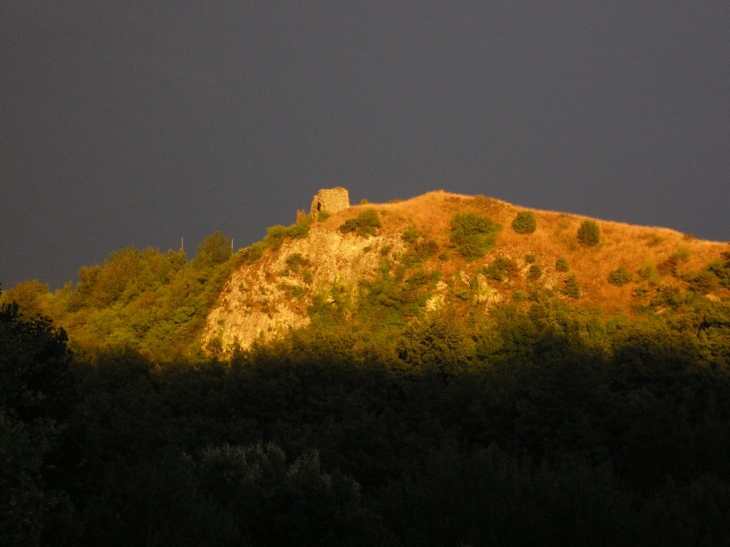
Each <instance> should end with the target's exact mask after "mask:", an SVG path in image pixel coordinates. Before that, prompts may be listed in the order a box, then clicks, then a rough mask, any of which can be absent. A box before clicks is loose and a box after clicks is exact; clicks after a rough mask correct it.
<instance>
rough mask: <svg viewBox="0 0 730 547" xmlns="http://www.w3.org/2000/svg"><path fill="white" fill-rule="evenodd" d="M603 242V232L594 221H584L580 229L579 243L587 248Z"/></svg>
mask: <svg viewBox="0 0 730 547" xmlns="http://www.w3.org/2000/svg"><path fill="white" fill-rule="evenodd" d="M600 240H601V230H600V229H599V228H598V224H596V223H595V222H594V221H593V220H584V221H583V222H581V223H580V228H578V241H579V242H580V243H581V244H582V245H586V246H587V247H593V246H594V245H598V242H599V241H600Z"/></svg>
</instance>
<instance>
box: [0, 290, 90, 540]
mask: <svg viewBox="0 0 730 547" xmlns="http://www.w3.org/2000/svg"><path fill="white" fill-rule="evenodd" d="M71 357H72V356H71V353H70V352H69V351H68V349H67V347H66V334H65V332H63V331H61V330H57V329H55V328H54V327H53V326H52V324H51V321H50V320H49V319H48V318H46V317H42V316H35V317H33V318H26V317H23V316H22V315H21V314H20V311H19V308H18V305H17V304H15V303H12V304H2V305H0V491H2V496H0V543H2V544H3V545H42V544H48V543H49V542H51V541H56V540H57V539H58V538H54V537H52V535H53V532H52V529H53V527H54V523H57V524H56V525H57V528H56V530H55V533H56V534H58V535H59V536H60V537H64V536H70V535H72V534H73V530H72V525H73V522H72V512H73V511H72V508H71V506H70V503H69V501H68V496H67V494H66V493H65V492H63V491H61V490H58V489H57V488H54V484H53V483H57V481H55V480H52V479H53V476H54V475H53V468H54V462H55V461H57V459H58V457H59V454H60V453H61V452H62V451H63V449H64V447H65V445H64V442H65V438H64V436H63V431H64V429H65V427H66V422H68V420H69V418H70V415H71V412H72V409H73V405H74V404H75V402H76V400H75V385H74V381H73V377H72V374H71ZM49 483H50V484H49ZM55 486H56V487H57V486H58V485H57V484H56V485H55ZM65 539H66V540H68V541H72V540H71V539H70V537H65ZM61 541H63V540H61Z"/></svg>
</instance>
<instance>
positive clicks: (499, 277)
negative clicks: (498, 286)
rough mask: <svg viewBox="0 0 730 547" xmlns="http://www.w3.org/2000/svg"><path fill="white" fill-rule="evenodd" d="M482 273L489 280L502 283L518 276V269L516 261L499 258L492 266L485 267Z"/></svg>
mask: <svg viewBox="0 0 730 547" xmlns="http://www.w3.org/2000/svg"><path fill="white" fill-rule="evenodd" d="M481 271H482V273H483V274H484V275H485V276H486V277H487V278H488V279H491V280H493V281H499V282H502V281H504V280H505V278H506V277H511V276H514V275H516V274H517V272H518V268H517V264H515V263H514V261H512V260H510V259H508V258H505V257H503V256H498V257H497V258H495V259H494V261H493V262H492V263H491V264H489V265H488V266H483V267H482V269H481Z"/></svg>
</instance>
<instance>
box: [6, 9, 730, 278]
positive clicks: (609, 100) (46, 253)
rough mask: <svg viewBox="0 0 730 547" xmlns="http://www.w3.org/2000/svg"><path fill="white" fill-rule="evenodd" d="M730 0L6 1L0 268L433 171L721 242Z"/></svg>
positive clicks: (451, 181)
mask: <svg viewBox="0 0 730 547" xmlns="http://www.w3.org/2000/svg"><path fill="white" fill-rule="evenodd" d="M729 29H730V2H695V1H686V0H684V1H678V2H674V1H671V0H662V1H652V2H647V1H634V2H609V1H606V2H585V1H582V0H581V1H556V2H519V1H515V2H503V1H499V2H496V1H495V2H492V1H486V0H481V1H475V2H456V1H452V2H433V1H421V2H411V1H397V2H396V1H392V2H345V1H342V0H340V1H333V2H322V1H316V0H313V1H309V2H306V1H297V2H281V1H275V0H272V1H260V2H246V1H238V2H216V1H211V2H187V1H178V2H169V3H168V2H164V3H163V2H151V1H149V2H147V1H146V2H141V1H135V0H126V1H124V2H117V1H106V0H95V1H93V2H80V1H68V2H47V1H44V2H37V1H32V0H15V1H14V0H4V1H2V2H0V146H1V148H0V215H1V216H0V283H2V286H3V287H4V288H6V289H8V288H10V287H12V286H13V285H15V284H16V283H18V282H20V281H22V280H25V279H38V280H40V281H42V282H45V283H50V285H51V288H57V287H59V286H60V285H61V284H63V282H64V281H67V280H74V281H75V280H76V271H77V270H78V268H79V267H80V266H82V265H90V264H96V263H100V262H101V261H102V260H103V259H104V258H105V257H106V256H107V255H108V254H109V253H110V252H112V251H114V250H118V249H121V248H124V247H126V246H129V245H135V246H137V247H138V248H144V247H148V246H152V247H155V248H160V249H161V250H163V251H164V250H167V249H168V248H175V249H177V248H178V247H179V245H180V238H181V237H185V247H186V250H187V251H188V252H189V254H190V255H193V254H194V249H195V247H196V246H197V244H198V243H199V242H200V241H201V240H202V239H203V237H205V236H206V235H208V234H210V233H212V232H213V231H215V230H221V231H222V232H223V233H225V234H226V235H228V236H230V237H233V238H234V242H235V244H236V247H242V246H246V245H249V244H251V243H253V242H254V241H258V240H260V239H261V238H262V237H263V236H264V235H265V232H266V228H267V227H268V226H271V225H274V224H285V225H289V224H291V223H293V222H294V220H295V213H296V210H297V209H305V208H308V207H309V204H310V201H311V198H312V195H313V194H315V193H316V191H317V190H318V189H319V188H326V187H331V186H338V185H342V186H345V187H347V188H348V189H349V191H350V197H351V201H352V202H353V203H357V202H359V200H360V199H361V198H367V199H369V200H370V201H372V202H385V201H387V200H390V199H394V198H409V197H414V196H416V195H420V194H422V193H425V192H427V191H429V190H434V189H444V190H447V191H452V192H458V193H464V194H470V195H475V194H484V195H487V196H490V197H495V198H498V199H502V200H505V201H509V202H511V203H515V204H518V205H522V206H526V207H534V208H539V209H551V210H560V211H566V212H571V213H579V214H584V215H587V216H592V217H597V218H602V219H608V220H617V221H622V222H629V223H632V224H643V225H655V226H666V227H669V228H673V229H676V230H680V231H682V232H689V233H692V234H694V235H695V236H696V237H699V238H703V239H713V240H718V241H727V240H730V215H728V204H729V201H728V190H729V189H730V175H729V174H730V30H729Z"/></svg>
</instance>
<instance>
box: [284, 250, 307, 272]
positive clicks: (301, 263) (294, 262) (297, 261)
mask: <svg viewBox="0 0 730 547" xmlns="http://www.w3.org/2000/svg"><path fill="white" fill-rule="evenodd" d="M286 265H287V266H289V269H290V270H291V271H293V272H298V271H299V268H300V267H303V268H306V267H308V266H309V265H310V262H309V260H307V259H306V258H304V257H303V256H302V255H301V253H292V254H290V255H289V256H287V257H286Z"/></svg>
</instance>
